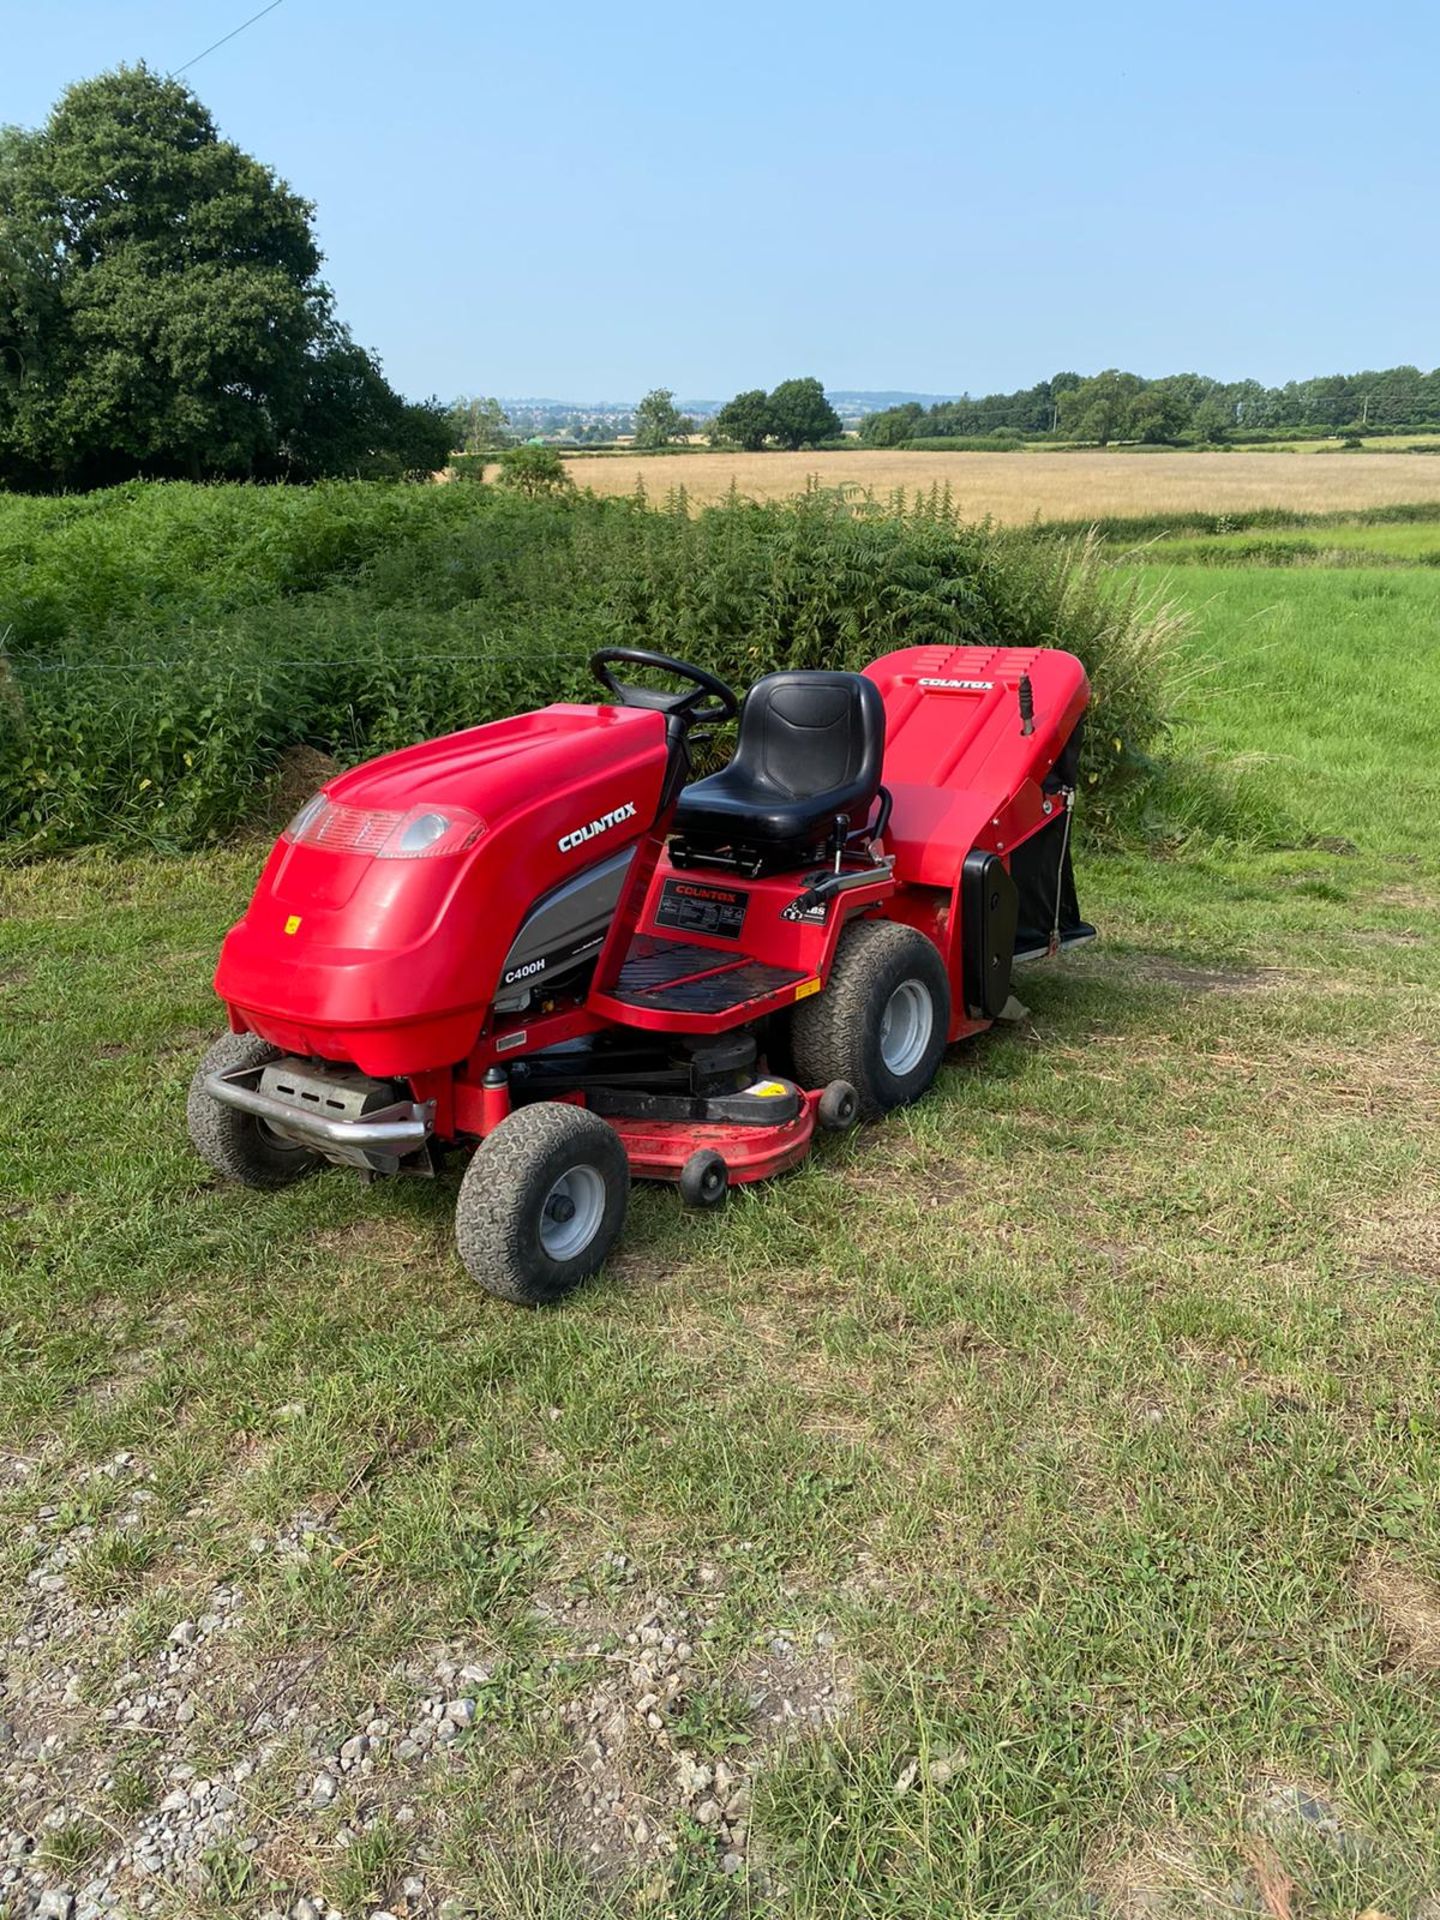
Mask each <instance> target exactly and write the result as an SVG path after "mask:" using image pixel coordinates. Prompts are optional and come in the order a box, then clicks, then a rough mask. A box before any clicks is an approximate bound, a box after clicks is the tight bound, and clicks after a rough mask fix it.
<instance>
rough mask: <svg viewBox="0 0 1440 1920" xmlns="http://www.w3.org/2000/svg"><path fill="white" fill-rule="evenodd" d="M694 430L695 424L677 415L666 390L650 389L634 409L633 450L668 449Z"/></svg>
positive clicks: (680, 414) (681, 415)
mask: <svg viewBox="0 0 1440 1920" xmlns="http://www.w3.org/2000/svg"><path fill="white" fill-rule="evenodd" d="M694 431H695V422H694V421H693V420H688V419H686V417H685V415H684V414H683V413H681V412H680V410H679V408H678V407H677V406H676V405H675V396H674V394H673V393H672V392H671V391H670V389H669V387H654V388H652V389H651V391H650V392H649V393H647V394H646V396H645V398H644V399H643V400H642V401H641V402H640V404H639V406H638V407H636V409H635V444H636V446H637V447H649V448H655V447H668V446H670V445H672V444H673V442H675V441H676V440H684V439H685V438H687V436H688V435H690V434H692V433H693V432H694Z"/></svg>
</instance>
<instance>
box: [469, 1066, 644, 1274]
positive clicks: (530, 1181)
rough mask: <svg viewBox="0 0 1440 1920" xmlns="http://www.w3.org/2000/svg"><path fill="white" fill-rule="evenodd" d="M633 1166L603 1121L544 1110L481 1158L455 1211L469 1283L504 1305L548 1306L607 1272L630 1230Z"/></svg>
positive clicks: (478, 1153)
mask: <svg viewBox="0 0 1440 1920" xmlns="http://www.w3.org/2000/svg"><path fill="white" fill-rule="evenodd" d="M629 1199H630V1162H629V1160H628V1159H627V1158H626V1154H625V1149H624V1147H623V1146H622V1145H621V1142H620V1137H619V1135H618V1134H617V1133H616V1132H615V1129H614V1128H613V1127H610V1126H607V1125H606V1123H605V1122H604V1121H603V1120H602V1119H600V1118H599V1117H598V1115H596V1114H593V1113H590V1112H588V1111H587V1110H586V1108H584V1107H575V1106H570V1105H568V1104H566V1103H564V1102H562V1101H558V1100H540V1101H537V1102H536V1103H535V1104H534V1105H533V1106H529V1107H521V1108H519V1109H518V1110H517V1111H516V1112H514V1113H512V1114H510V1115H508V1117H507V1118H506V1119H504V1120H502V1121H501V1122H500V1124H499V1126H498V1127H496V1128H495V1130H494V1131H493V1132H492V1133H489V1134H487V1135H486V1136H485V1138H484V1139H483V1140H482V1141H481V1142H480V1145H479V1146H478V1147H477V1148H476V1149H475V1153H474V1156H473V1158H472V1159H471V1161H470V1164H469V1166H468V1167H467V1168H466V1169H465V1177H464V1179H463V1180H462V1181H461V1182H460V1194H459V1197H458V1199H457V1200H456V1203H455V1242H456V1245H457V1247H458V1248H459V1251H460V1258H461V1260H462V1261H463V1262H464V1263H465V1270H466V1272H467V1273H468V1274H469V1275H470V1277H471V1279H472V1280H475V1281H478V1283H479V1284H480V1285H481V1286H482V1287H484V1288H485V1289H486V1291H487V1292H489V1293H493V1294H495V1295H496V1296H497V1298H499V1299H501V1300H513V1301H514V1302H516V1304H517V1305H520V1306H527V1307H540V1306H546V1305H548V1304H549V1303H550V1302H551V1301H554V1300H559V1299H562V1298H563V1297H564V1295H565V1294H567V1293H569V1292H570V1290H571V1289H572V1288H573V1287H577V1286H578V1285H579V1284H580V1282H581V1281H582V1280H588V1279H589V1277H590V1275H591V1274H592V1273H594V1272H595V1271H596V1270H597V1269H598V1268H599V1267H601V1266H602V1265H603V1264H604V1262H605V1259H606V1256H607V1255H608V1254H609V1252H610V1249H611V1248H612V1247H613V1246H614V1244H615V1242H616V1240H617V1239H618V1238H619V1235H620V1230H621V1228H622V1227H623V1226H624V1224H625V1210H626V1207H627V1205H628V1203H629Z"/></svg>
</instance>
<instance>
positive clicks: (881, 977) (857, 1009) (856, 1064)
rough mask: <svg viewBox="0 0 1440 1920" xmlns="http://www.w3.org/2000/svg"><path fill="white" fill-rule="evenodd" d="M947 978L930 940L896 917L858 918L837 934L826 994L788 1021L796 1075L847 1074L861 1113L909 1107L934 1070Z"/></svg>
mask: <svg viewBox="0 0 1440 1920" xmlns="http://www.w3.org/2000/svg"><path fill="white" fill-rule="evenodd" d="M949 1033H950V981H949V978H948V977H947V975H946V972H945V963H944V961H943V960H942V959H941V958H940V954H939V951H938V949H937V948H936V947H935V945H934V942H933V941H930V940H927V939H926V938H925V935H924V934H923V933H920V932H918V931H917V930H916V929H915V928H914V927H907V926H903V925H901V923H900V922H899V921H895V920H857V921H855V922H854V924H853V925H851V926H849V927H847V928H846V929H845V932H844V933H843V934H842V935H841V937H840V946H839V949H838V951H837V952H836V955H835V964H834V966H832V967H831V969H830V977H829V979H828V980H827V981H826V983H825V989H824V991H823V992H822V993H817V994H815V995H814V996H813V997H812V998H811V999H809V1000H802V1001H801V1002H800V1004H799V1005H798V1006H797V1007H796V1008H795V1011H794V1014H793V1016H792V1019H791V1026H790V1044H791V1047H792V1049H793V1052H794V1056H795V1067H796V1072H797V1075H798V1077H799V1078H800V1080H801V1083H802V1084H803V1085H804V1086H807V1087H822V1086H828V1084H829V1083H830V1082H831V1081H833V1080H848V1081H849V1083H850V1085H851V1086H852V1087H853V1088H854V1090H855V1094H856V1098H857V1101H858V1105H859V1111H860V1113H861V1114H862V1115H864V1116H865V1117H866V1118H867V1119H874V1118H876V1117H877V1116H878V1115H880V1114H882V1113H888V1112H889V1111H890V1110H891V1108H893V1107H903V1106H908V1104H909V1103H910V1102H911V1101H912V1100H918V1099H919V1098H920V1095H921V1094H922V1093H924V1091H925V1089H926V1088H927V1087H928V1086H929V1085H930V1083H931V1081H932V1080H933V1079H934V1078H935V1075H936V1074H937V1073H938V1072H939V1069H940V1062H941V1060H942V1059H943V1058H944V1054H945V1044H946V1041H947V1039H948V1038H949Z"/></svg>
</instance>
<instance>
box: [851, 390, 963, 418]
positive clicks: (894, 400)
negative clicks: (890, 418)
mask: <svg viewBox="0 0 1440 1920" xmlns="http://www.w3.org/2000/svg"><path fill="white" fill-rule="evenodd" d="M825 392H826V398H827V399H828V400H829V402H830V404H831V406H832V407H834V408H835V409H836V411H837V412H839V413H883V412H884V411H885V409H886V407H908V406H909V405H910V402H911V401H912V400H913V401H915V402H916V404H917V405H919V406H922V407H938V406H941V405H942V404H943V403H944V402H945V401H947V400H958V399H959V398H960V395H959V394H958V393H865V392H852V391H851V390H850V389H848V388H845V387H835V388H829V387H827V388H826V390H825Z"/></svg>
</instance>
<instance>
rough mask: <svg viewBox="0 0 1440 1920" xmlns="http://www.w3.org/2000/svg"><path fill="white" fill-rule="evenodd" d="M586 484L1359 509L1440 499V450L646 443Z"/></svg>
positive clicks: (709, 494)
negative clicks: (821, 448)
mask: <svg viewBox="0 0 1440 1920" xmlns="http://www.w3.org/2000/svg"><path fill="white" fill-rule="evenodd" d="M569 465H570V469H571V472H572V473H573V475H574V478H575V482H576V484H577V486H582V487H593V488H594V489H595V491H596V492H597V493H606V494H616V493H619V494H628V493H633V492H634V491H635V488H636V485H637V484H643V485H644V487H645V490H646V492H647V493H648V495H649V496H650V498H651V499H652V500H659V499H663V497H664V496H665V494H666V492H667V491H668V490H669V489H670V488H672V487H682V486H683V487H684V488H685V490H686V492H687V493H688V494H689V495H690V496H691V497H692V498H693V499H694V500H696V501H697V502H699V501H706V500H719V499H722V498H723V497H724V495H725V494H726V493H727V492H728V491H729V490H730V488H731V487H732V486H734V487H737V488H738V489H739V491H740V492H741V493H742V494H745V495H749V496H752V497H754V498H756V499H767V500H773V499H783V498H786V497H788V496H789V495H791V494H795V493H800V492H803V491H804V489H805V487H806V486H807V485H810V484H812V483H813V482H815V481H818V483H819V484H820V485H821V486H825V487H843V486H853V487H856V488H858V489H868V490H870V491H872V492H874V493H876V494H880V495H884V494H888V493H890V492H892V491H893V490H894V489H895V488H897V487H903V488H904V489H905V490H906V491H907V492H914V491H916V490H917V489H925V488H928V487H932V486H942V487H943V486H948V487H950V488H951V490H952V491H953V493H954V495H955V498H956V499H957V500H958V501H959V503H960V505H961V506H962V508H963V510H964V511H965V512H966V513H967V514H970V515H973V516H975V517H977V518H978V517H980V516H983V515H985V514H990V515H992V516H993V517H994V518H995V519H997V520H1003V521H1009V522H1023V521H1027V520H1033V519H1035V518H1036V517H1037V516H1038V517H1039V518H1040V519H1042V520H1083V519H1086V518H1087V517H1091V516H1099V515H1109V514H1142V513H1172V512H1174V513H1179V512H1186V511H1194V510H1196V509H1199V510H1202V511H1204V512H1213V513H1214V514H1215V515H1216V516H1217V517H1220V516H1223V515H1224V514H1225V513H1226V512H1235V511H1238V510H1240V509H1243V508H1254V507H1284V508H1287V509H1288V510H1290V511H1291V512H1296V513H1328V512H1333V511H1337V510H1341V509H1343V510H1347V511H1356V510H1361V509H1364V508H1367V507H1377V506H1386V505H1390V504H1392V503H1394V502H1398V501H1419V500H1440V459H1436V458H1435V457H1434V456H1433V455H1429V454H1423V453H1421V454H1399V453H1394V454H1391V453H1385V454H1381V453H1375V454H1370V453H1356V454H1344V455H1340V454H1337V455H1336V456H1335V458H1334V459H1333V460H1317V459H1316V458H1315V457H1314V455H1313V454H1309V453H1269V452H1264V453H1262V452H1240V451H1237V452H1234V453H1135V452H1115V453H1100V452H1077V453H1034V452H1026V453H1013V454H1012V453H895V452H889V451H884V450H875V451H871V450H870V449H868V448H857V449H855V451H853V452H836V453H696V454H691V453H687V454H683V455H680V456H678V457H675V458H668V459H667V458H656V457H654V456H651V455H646V454H643V453H637V454H630V455H628V456H627V455H616V456H613V457H611V456H607V457H605V458H580V459H575V460H571V461H570V462H569Z"/></svg>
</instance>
